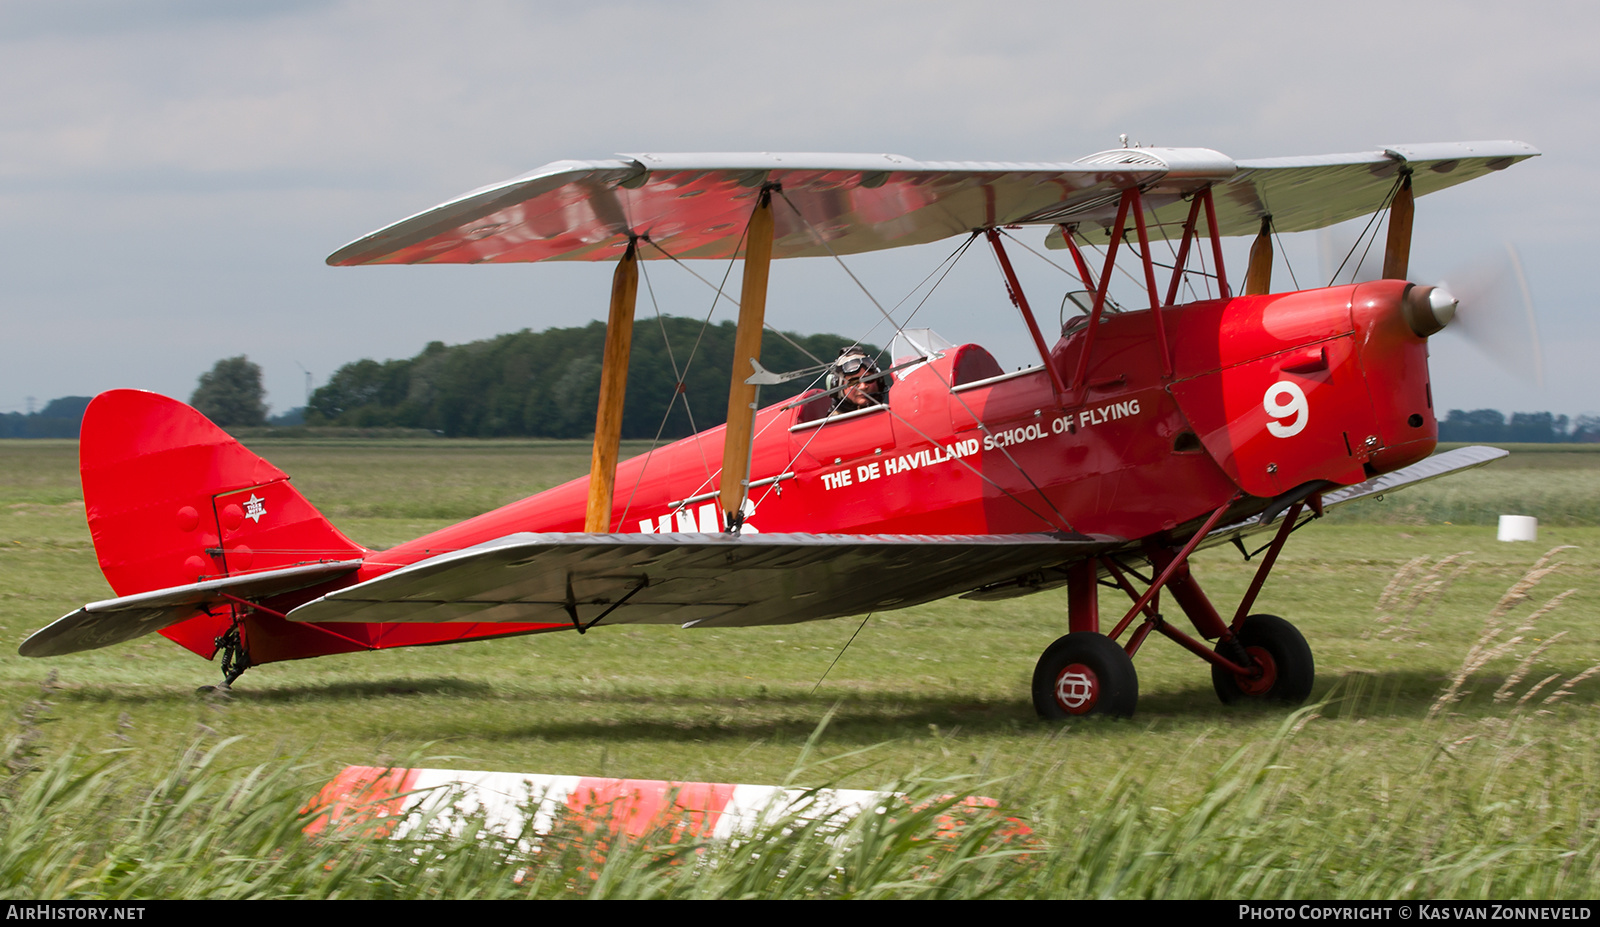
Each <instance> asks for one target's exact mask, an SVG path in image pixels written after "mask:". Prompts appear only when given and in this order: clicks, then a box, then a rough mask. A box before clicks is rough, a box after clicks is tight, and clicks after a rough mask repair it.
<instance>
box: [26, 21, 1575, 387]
mask: <svg viewBox="0 0 1600 927" xmlns="http://www.w3.org/2000/svg"><path fill="white" fill-rule="evenodd" d="M1597 26H1600V7H1596V6H1595V5H1594V4H1583V3H1551V4H1538V3H1533V4H1524V5H1519V6H1517V7H1516V8H1515V11H1514V12H1513V9H1512V8H1511V7H1509V6H1508V5H1506V4H1504V3H1488V2H1483V3H1466V2H1452V3H1440V4H1405V3H1395V2H1381V3H1342V4H1338V5H1334V4H1328V3H1319V4H1293V3H1284V2H1271V3H1233V4H1198V3H1181V4H1180V3H1173V4H1163V3H1143V4H1126V3H1124V4H1106V3H1083V4H1075V3H1064V2H1044V3H985V4H982V5H980V4H976V3H937V2H928V0H918V2H893V3H890V2H884V3H870V2H852V3H809V2H803V0H790V2H785V3H760V2H752V0H741V2H729V3H717V2H674V3H644V2H639V3H622V2H588V3H583V4H571V3H567V4H556V3H548V4H546V3H502V2H466V3H451V4H441V3H407V2H397V0H384V2H311V0H307V2H280V3H270V4H269V3H262V4H252V3H222V2H215V0H167V2H160V0H150V2H143V3H128V2H125V0H103V2H72V0H50V2H38V3H34V2H26V0H0V87H3V89H4V92H3V93H0V254H3V255H4V258H3V259H0V261H3V263H0V324H3V328H0V412H5V411H23V410H25V403H26V401H27V397H30V396H31V397H35V399H36V404H38V405H42V403H43V402H44V401H47V400H49V399H51V398H54V397H57V396H63V395H90V394H93V393H96V392H98V391H101V390H105V389H110V388H114V387H128V386H131V387H141V388H145V389H151V390H156V391H158V392H162V393H166V394H168V395H172V396H176V397H179V398H183V399H187V398H188V396H189V394H190V393H191V392H192V391H193V389H194V386H195V379H196V377H197V376H198V375H199V374H200V373H201V372H202V371H204V370H207V369H209V368H210V367H211V365H212V364H213V363H214V362H215V361H216V360H218V359H219V358H222V357H227V356H232V355H237V354H247V355H249V356H250V358H251V359H252V360H254V361H256V362H257V363H259V364H261V366H262V367H263V368H264V370H265V373H266V383H267V388H268V391H269V397H268V398H269V401H270V402H271V404H272V406H273V407H274V409H275V410H276V411H282V410H285V409H288V408H290V407H292V406H297V405H300V404H302V402H303V401H304V397H305V391H304V390H305V388H304V383H305V379H304V374H303V373H302V369H304V370H308V371H310V372H311V374H312V375H313V377H314V378H315V381H316V383H317V384H319V385H320V384H321V383H322V382H324V381H325V380H326V378H327V377H328V376H329V374H331V373H332V372H333V371H334V370H335V369H337V368H338V366H339V365H341V364H343V363H345V362H348V361H351V360H355V359H359V358H362V357H376V358H389V357H409V356H411V355H413V354H415V353H416V352H417V351H419V350H420V349H421V348H422V347H423V345H425V344H426V343H427V342H429V341H433V340H441V341H445V342H448V343H458V342H463V341H470V340H474V339H478V338H484V337H488V336H492V335H495V334H500V333H503V332H509V331H516V330H519V329H522V328H532V329H535V330H539V329H544V328H548V327H552V326H565V325H579V324H583V323H585V322H587V321H589V320H591V319H595V318H603V317H604V315H605V309H606V303H607V297H608V287H609V274H610V268H608V267H601V266H597V265H575V264H549V265H514V266H507V267H488V266H483V267H450V266H436V267H362V268H330V267H327V266H325V265H324V264H323V259H324V258H325V257H326V256H327V255H328V254H329V253H330V252H332V251H333V250H335V249H336V248H338V247H340V246H341V245H343V244H345V243H346V242H348V241H350V240H351V239H354V238H356V237H359V236H360V235H363V234H365V233H367V232H369V231H371V230H373V229H375V228H378V227H380V226H383V225H386V224H388V223H390V222H393V221H395V220H397V219H400V218H402V217H404V216H406V215H409V214H411V213H413V212H416V211H418V210H421V209H424V208H427V207H429V206H432V205H433V204H435V203H438V202H440V201H443V200H445V199H448V198H451V197H453V196H455V195H457V194H460V193H462V192H465V191H466V190H469V189H471V188H474V187H477V186H480V185H483V184H486V183H490V182H493V181H497V180H501V179H504V178H507V177H510V176H513V175H516V174H519V173H522V172H524V171H527V170H529V169H531V168H534V167H536V166H538V165H541V164H544V163H546V162H549V161H554V160H558V159H563V158H603V157H610V156H612V155H613V154H614V153H617V152H636V151H710V150H723V151H740V150H758V151H759V150H768V151H780V150H788V151H869V152H894V153H898V154H903V155H907V156H909V157H913V158H917V159H927V160H935V159H937V160H944V159H951V160H1060V161H1066V160H1072V159H1075V158H1078V157H1081V156H1083V155H1086V154H1089V153H1091V152H1094V151H1098V150H1102V149H1105V148H1112V147H1115V146H1116V143H1117V136H1118V134H1119V133H1123V132H1126V133H1128V135H1129V136H1130V137H1131V138H1132V139H1133V140H1135V141H1140V142H1144V143H1146V144H1161V145H1180V146H1203V147H1209V148H1215V149H1217V150H1219V151H1222V152H1224V153H1225V154H1228V155H1230V156H1232V157H1235V158H1252V157H1266V156H1276V155H1295V154H1316V153H1324V152H1343V151H1359V150H1369V149H1376V148H1380V147H1382V146H1384V145H1386V144H1394V143H1404V142H1425V141H1451V140H1470V139H1499V138H1506V139H1519V140H1522V141H1526V142H1528V143H1530V144H1532V145H1534V146H1535V147H1537V148H1539V149H1540V150H1542V151H1543V152H1544V154H1543V156H1542V157H1540V158H1537V159H1534V160H1532V161H1529V162H1525V163H1523V164H1519V165H1517V166H1516V167H1514V168H1512V169H1511V170H1508V171H1506V172H1504V173H1500V174H1494V175H1491V176H1489V177H1486V178H1483V179H1481V180H1477V181H1474V182H1472V183H1469V184H1466V185H1464V186H1461V187H1457V188H1453V189H1451V190H1447V191H1445V192H1442V193H1439V194H1437V195H1434V196H1430V197H1427V198H1424V199H1421V200H1419V201H1418V203H1417V219H1416V244H1415V247H1414V250H1413V257H1412V263H1411V268H1412V277H1413V279H1415V280H1418V281H1419V282H1425V281H1432V280H1434V279H1437V278H1439V277H1440V276H1444V275H1450V274H1452V273H1453V272H1454V271H1455V270H1456V269H1458V268H1460V267H1461V266H1462V265H1464V264H1467V263H1469V262H1473V261H1477V260H1481V259H1482V258H1483V256H1485V255H1492V254H1495V253H1497V252H1501V251H1503V248H1504V245H1503V242H1505V241H1507V240H1509V241H1512V242H1514V243H1515V245H1516V247H1517V249H1518V250H1519V252H1520V254H1521V255H1522V260H1523V263H1524V265H1525V267H1526V270H1527V276H1528V279H1529V282H1530V284H1531V288H1532V292H1533V296H1534V299H1535V301H1536V303H1537V306H1538V310H1539V324H1540V326H1541V327H1542V331H1543V348H1544V353H1545V358H1546V387H1545V389H1544V390H1542V391H1540V390H1537V389H1534V388H1533V387H1532V386H1530V385H1525V384H1524V383H1523V382H1522V381H1519V380H1517V379H1516V378H1514V377H1511V376H1509V375H1506V374H1504V373H1502V372H1500V370H1499V369H1498V368H1497V367H1495V366H1494V365H1493V364H1492V363H1491V361H1490V360H1489V359H1488V358H1486V356H1485V355H1484V354H1482V353H1480V352H1479V351H1477V350H1476V349H1474V348H1473V347H1472V346H1471V345H1470V344H1468V343H1466V342H1464V341H1463V340H1461V339H1460V338H1458V337H1448V333H1447V336H1440V337H1439V338H1437V339H1435V343H1434V347H1433V353H1434V371H1435V377H1434V379H1435V386H1434V395H1435V397H1436V401H1437V404H1438V405H1439V407H1440V409H1441V411H1442V410H1447V409H1450V408H1468V409H1471V408H1480V407H1491V408H1499V409H1502V410H1504V411H1508V412H1509V411H1514V410H1544V409H1549V410H1553V411H1556V412H1560V413H1567V414H1574V415H1575V414H1580V413H1595V412H1600V391H1597V390H1596V389H1595V388H1594V387H1593V386H1592V385H1591V381H1590V378H1589V377H1588V376H1587V371H1588V369H1589V368H1592V367H1593V366H1594V365H1595V363H1596V360H1595V359H1596V358H1597V357H1600V350H1597V349H1600V324H1597V322H1596V318H1597V313H1596V311H1595V308H1594V306H1593V305H1592V304H1593V300H1592V298H1590V297H1587V296H1584V295H1582V290H1583V287H1582V286H1580V284H1581V282H1582V277H1583V275H1584V274H1586V273H1591V272H1592V268H1593V266H1594V265H1595V263H1596V254H1595V252H1594V246H1595V244H1596V236H1595V235H1594V234H1593V233H1592V232H1591V231H1590V226H1589V224H1588V220H1585V219H1584V218H1583V217H1584V216H1592V215H1595V214H1596V213H1597V208H1600V191H1597V181H1600V144H1597V143H1596V135H1597V133H1600V128H1597V120H1596V118H1595V117H1596V115H1597V103H1600V66H1597V64H1596V61H1597V60H1600V56H1596V55H1594V54H1593V49H1592V46H1593V44H1594V42H1595V40H1596V38H1597V37H1600V29H1597ZM1020 234H1022V235H1023V236H1024V238H1025V240H1030V241H1032V242H1033V243H1034V244H1035V245H1036V246H1037V243H1038V242H1039V241H1042V239H1043V235H1044V232H1043V230H1042V229H1041V230H1035V231H1029V232H1024V233H1020ZM1351 234H1353V233H1351ZM1296 238H1299V239H1304V240H1296V241H1290V242H1289V243H1288V247H1287V249H1286V250H1287V252H1288V257H1289V259H1290V262H1291V266H1292V267H1293V268H1294V271H1295V274H1296V276H1297V278H1298V279H1299V280H1300V281H1301V283H1302V284H1305V283H1307V282H1308V281H1310V280H1312V279H1314V278H1316V277H1317V275H1318V267H1317V265H1318V250H1319V245H1318V243H1317V241H1316V240H1315V236H1310V235H1307V236H1296ZM1247 245H1248V242H1247V241H1243V240H1241V241H1238V242H1236V243H1235V244H1234V246H1233V248H1232V250H1231V252H1230V253H1231V254H1233V255H1235V257H1234V265H1235V267H1236V268H1237V269H1236V270H1235V274H1236V275H1238V276H1242V269H1243V255H1244V250H1245V248H1246V247H1247ZM950 248H951V245H950V244H943V245H938V244H936V245H931V246H926V247H924V248H917V249H907V250H904V251H899V252H892V253H885V254H880V255H871V256H862V257H858V258H854V259H852V260H851V265H852V267H853V268H854V269H856V270H857V272H858V273H860V274H861V275H862V277H863V279H864V281H865V282H866V284H867V286H868V287H869V288H870V289H872V290H873V292H874V293H875V294H876V295H878V296H879V297H880V298H881V299H885V300H886V301H888V302H894V301H896V300H898V299H899V298H900V297H901V296H903V295H904V294H905V292H906V291H907V290H909V289H910V288H911V287H912V286H913V285H914V284H915V283H916V282H917V281H918V280H920V279H921V278H922V277H923V276H924V275H925V274H927V273H928V272H929V271H930V270H931V269H932V268H933V267H934V265H936V264H937V263H938V262H939V261H940V260H941V259H942V258H943V256H944V255H945V254H946V253H947V252H948V251H949V250H950ZM1013 259H1014V260H1017V261H1018V263H1019V265H1022V266H1019V269H1023V268H1024V267H1026V268H1027V269H1026V271H1025V273H1026V276H1025V279H1024V283H1025V285H1026V286H1027V287H1028V289H1029V291H1030V295H1032V296H1033V297H1034V302H1035V303H1036V308H1038V309H1039V312H1040V314H1041V315H1042V316H1051V315H1053V314H1054V313H1055V311H1056V310H1055V304H1056V303H1057V302H1058V301H1059V300H1060V298H1061V294H1062V292H1063V278H1062V276H1061V275H1060V274H1059V272H1057V271H1056V270H1055V269H1053V268H1050V267H1049V266H1048V265H1044V264H1042V263H1041V262H1038V261H1037V260H1036V259H1033V258H1031V257H1029V256H1027V255H1025V254H1014V255H1013ZM700 270H701V272H702V273H707V274H708V275H716V274H720V271H721V270H722V268H721V267H718V266H714V265H712V264H709V263H705V264H702V265H700ZM649 272H650V275H651V281H652V283H653V284H655V285H656V292H657V296H658V297H660V301H661V304H660V308H661V310H662V311H664V312H669V313H673V314H678V315H703V314H704V313H705V312H706V310H707V309H708V308H709V307H710V298H709V297H710V292H709V291H708V290H706V289H704V288H703V287H702V286H700V285H699V284H697V283H694V282H693V281H692V280H689V279H688V278H687V277H686V275H685V274H684V273H683V271H681V270H677V269H675V268H673V267H671V266H669V265H663V264H652V265H651V266H650V268H649ZM1274 283H1275V288H1279V289H1283V288H1287V287H1288V278H1287V274H1286V272H1285V269H1284V267H1283V266H1282V265H1281V264H1280V266H1279V268H1278V271H1277V275H1276V277H1275V280H1274ZM650 311H652V307H651V305H650V303H649V301H648V299H645V298H642V300H641V306H640V312H641V314H644V313H647V312H650ZM1465 311H1467V310H1466V308H1463V312H1465ZM730 317H731V314H730V312H729V311H728V310H727V309H725V308H724V309H723V310H720V311H719V312H718V315H717V318H718V319H722V318H730ZM768 318H769V321H771V322H773V323H774V324H776V325H778V326H779V327H783V328H793V329H799V330H802V331H808V332H811V331H819V330H827V331H838V332H840V333H843V334H845V335H849V336H852V337H860V336H864V335H866V334H867V333H868V331H869V329H870V328H871V327H872V324H873V322H874V321H875V319H876V318H877V314H876V312H875V311H874V310H872V308H871V306H870V304H869V303H867V302H866V301H865V299H864V298H863V297H862V296H860V294H859V293H858V292H857V291H856V290H855V289H854V288H853V285H852V284H850V282H849V280H848V279H847V278H845V277H844V275H843V274H842V273H841V272H840V271H839V269H838V268H837V267H836V266H834V265H833V264H832V263H831V262H829V261H826V260H801V261H790V262H780V263H779V264H778V265H776V266H775V268H774V274H773V284H772V296H771V303H770V307H769V315H768ZM919 318H920V319H925V320H926V321H927V322H928V323H930V324H932V325H933V326H934V327H935V328H937V329H938V330H940V332H941V333H942V334H944V335H945V336H946V337H948V338H950V339H951V340H953V341H957V342H961V341H977V342H980V343H984V344H987V345H990V346H991V347H992V348H994V349H995V350H996V354H998V355H999V356H1000V357H1001V360H1002V362H1006V363H1009V364H1011V365H1016V364H1021V363H1025V362H1028V361H1029V360H1030V356H1029V353H1028V348H1027V344H1028V343H1027V341H1026V336H1025V334H1024V332H1023V330H1022V326H1021V323H1020V322H1019V321H1018V320H1017V318H1016V315H1015V313H1014V311H1012V310H1011V309H1010V308H1009V305H1008V304H1007V302H1006V301H1005V293H1004V290H1003V288H1002V286H1001V284H1000V281H999V279H998V276H997V274H996V271H995V269H994V265H993V261H992V260H990V259H989V258H988V257H987V256H986V255H984V254H982V253H978V252H974V253H973V254H972V255H970V256H969V257H968V258H967V259H966V260H965V262H964V263H963V266H962V268H961V269H960V270H959V271H958V272H957V273H956V274H955V275H953V276H952V279H951V281H950V283H949V284H948V285H947V287H946V289H944V290H941V293H940V297H939V300H938V302H937V305H934V304H930V308H929V309H928V310H927V311H926V314H925V315H923V316H919ZM1046 327H1047V328H1048V327H1049V326H1048V325H1046ZM873 338H874V339H875V340H880V341H881V340H882V339H883V332H882V330H881V329H880V330H879V331H878V332H876V333H874V335H873Z"/></svg>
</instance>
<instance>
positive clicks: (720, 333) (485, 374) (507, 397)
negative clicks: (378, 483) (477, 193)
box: [306, 316, 877, 439]
mask: <svg viewBox="0 0 1600 927" xmlns="http://www.w3.org/2000/svg"><path fill="white" fill-rule="evenodd" d="M734 332H735V326H734V323H732V322H723V323H722V324H720V325H702V323H701V322H700V321H699V320H697V319H686V318H678V317H674V316H664V317H661V318H659V319H656V318H651V319H646V320H640V321H636V322H635V323H634V329H633V346H632V352H631V355H630V359H629V363H628V391H627V398H626V401H625V403H624V405H623V412H622V436H623V437H624V438H645V439H648V438H653V437H655V435H656V433H657V430H658V429H659V430H660V432H661V434H662V436H663V437H668V438H681V437H686V436H688V435H690V434H693V433H694V432H695V431H698V430H704V429H706V428H709V427H712V426H714V425H721V424H723V423H724V421H725V420H726V418H727V410H728V370H729V369H730V368H731V367H732V364H733V338H734ZM605 334H606V326H605V323H603V322H591V323H590V324H588V325H586V326H583V327H581V328H552V329H548V330H546V331H542V332H533V331H528V330H524V331H520V332H517V333H515V334H510V335H501V336H499V337H497V338H490V339H487V340H484V341H474V342H470V343H468V344H459V345H453V346H446V345H445V344H444V343H442V342H439V341H435V342H432V343H430V344H429V345H428V346H427V347H426V348H424V349H423V350H422V352H421V353H420V354H418V355H417V356H415V357H411V358H407V359H404V360H389V361H383V362H379V361H374V360H360V361H356V362H354V363H350V364H346V365H344V366H343V367H340V368H339V370H338V371H337V372H335V373H334V375H333V376H332V377H329V378H328V382H327V383H326V384H325V385H323V386H322V388H320V389H318V390H316V391H315V392H314V393H312V394H311V402H310V404H309V406H308V407H307V409H306V424H307V425H308V426H317V425H345V426H354V427H361V428H376V427H391V428H392V427H400V428H425V429H428V430H430V431H434V432H438V433H440V434H443V435H447V436H450V437H475V438H495V437H509V436H536V437H548V438H581V437H584V436H587V435H589V434H592V433H593V432H594V416H595V409H596V407H597V405H598V404H599V398H600V361H601V357H602V355H603V353H604V348H605ZM854 343H855V342H853V341H851V340H850V339H848V338H845V337H843V336H840V335H831V334H818V335H800V334H794V333H783V334H779V333H777V332H773V331H767V332H765V333H764V334H763V337H762V341H761V363H762V366H764V367H766V368H768V369H770V370H774V371H790V370H799V369H802V368H806V367H812V366H816V365H817V364H818V362H819V361H820V362H828V361H831V360H833V358H835V357H837V356H838V353H839V349H840V348H842V347H845V346H847V345H851V344H854ZM866 347H867V348H868V350H870V351H873V352H876V350H877V349H876V348H875V347H872V346H870V345H868V346H866ZM812 379H813V378H809V377H802V378H799V379H796V380H792V381H790V382H788V383H784V384H780V385H777V386H764V387H762V389H761V403H762V404H763V405H765V404H768V403H771V402H776V401H778V400H781V399H787V398H790V397H792V396H796V395H798V394H799V393H800V392H801V391H802V390H804V389H806V388H807V387H808V386H810V385H811V383H812ZM679 397H682V398H679ZM685 399H686V400H687V403H686V402H685V401H684V400H685ZM669 406H670V412H669Z"/></svg>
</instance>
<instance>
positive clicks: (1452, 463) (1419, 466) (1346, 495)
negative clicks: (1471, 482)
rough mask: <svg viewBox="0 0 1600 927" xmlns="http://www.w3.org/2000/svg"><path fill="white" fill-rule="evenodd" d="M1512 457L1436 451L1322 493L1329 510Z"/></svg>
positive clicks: (1219, 537)
mask: <svg viewBox="0 0 1600 927" xmlns="http://www.w3.org/2000/svg"><path fill="white" fill-rule="evenodd" d="M1509 456H1511V455H1510V453H1509V452H1507V451H1503V450H1501V449H1500V448H1498V447H1481V446H1476V445H1475V446H1472V447H1460V448H1456V449H1455V450H1453V451H1445V452H1444V453H1442V454H1435V455H1433V456H1432V457H1429V458H1428V459H1427V460H1423V461H1420V462H1418V463H1414V464H1412V465H1411V466H1409V467H1403V468H1401V469H1399V470H1396V471H1394V472H1393V473H1385V474H1383V475H1382V476H1375V477H1373V478H1372V479H1370V480H1367V481H1366V482H1365V483H1357V484H1355V485H1354V486H1346V487H1344V488H1343V489H1338V490H1334V491H1333V492H1329V493H1324V494H1323V496H1322V508H1323V509H1324V510H1327V509H1330V508H1333V507H1334V506H1336V505H1344V504H1345V503H1347V502H1354V501H1356V500H1357V499H1370V498H1372V497H1373V496H1378V495H1382V494H1384V493H1390V492H1397V491H1399V490H1402V489H1405V488H1406V487H1408V486H1416V485H1419V484H1421V483H1426V482H1429V481H1430V480H1436V479H1439V478H1440V477H1442V476H1449V475H1451V474H1453V473H1460V472H1462V471H1464V470H1474V469H1476V468H1478V467H1481V466H1484V465H1485V464H1491V463H1494V462H1495V461H1497V460H1500V459H1501V458H1504V457H1509ZM1268 515H1271V517H1270V518H1268V517H1267V516H1268ZM1282 517H1283V510H1282V509H1278V510H1277V511H1273V510H1271V509H1269V510H1267V512H1264V513H1262V514H1261V515H1257V516H1255V517H1254V518H1247V519H1245V520H1244V521H1241V522H1236V523H1234V524H1231V525H1228V526H1226V527H1222V528H1218V529H1216V530H1215V531H1213V532H1211V534H1209V535H1207V536H1206V539H1205V540H1204V541H1202V542H1201V544H1200V546H1201V547H1214V546H1216V545H1218V544H1224V543H1227V542H1230V541H1232V540H1234V539H1235V538H1243V537H1248V536H1250V535H1252V534H1255V533H1256V532H1258V531H1264V530H1266V529H1268V528H1271V527H1273V526H1275V525H1277V523H1278V521H1279V520H1280V519H1281V518H1282Z"/></svg>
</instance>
